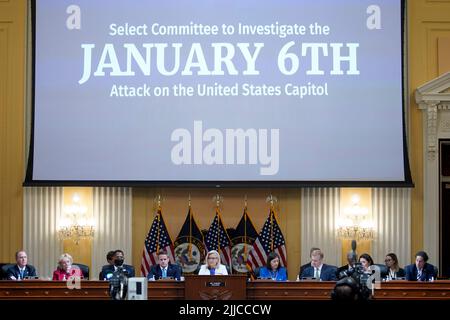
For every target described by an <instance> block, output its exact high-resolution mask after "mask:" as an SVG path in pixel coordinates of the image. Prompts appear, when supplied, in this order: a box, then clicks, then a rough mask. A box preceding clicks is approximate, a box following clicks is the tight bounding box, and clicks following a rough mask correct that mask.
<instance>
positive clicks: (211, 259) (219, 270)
mask: <svg viewBox="0 0 450 320" xmlns="http://www.w3.org/2000/svg"><path fill="white" fill-rule="evenodd" d="M198 274H199V275H203V276H205V275H208V276H209V275H228V271H227V268H226V267H225V266H224V265H223V264H221V263H220V255H219V252H217V251H216V250H211V251H209V252H208V254H207V255H206V258H205V264H204V265H202V266H201V267H200V271H199V272H198Z"/></svg>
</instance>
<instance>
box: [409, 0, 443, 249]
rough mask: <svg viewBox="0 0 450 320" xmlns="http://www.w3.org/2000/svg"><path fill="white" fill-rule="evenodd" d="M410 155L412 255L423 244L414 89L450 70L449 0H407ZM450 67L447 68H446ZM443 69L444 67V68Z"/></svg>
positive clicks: (418, 117) (419, 146)
mask: <svg viewBox="0 0 450 320" xmlns="http://www.w3.org/2000/svg"><path fill="white" fill-rule="evenodd" d="M407 7H408V17H407V21H408V85H409V86H408V88H409V110H408V112H409V154H410V158H409V159H410V164H411V171H412V172H411V173H412V177H413V181H414V184H415V188H414V189H413V190H412V195H411V198H412V203H411V256H413V255H414V254H415V253H416V252H417V251H418V250H421V249H422V247H423V221H424V218H423V194H424V179H423V172H424V171H423V170H424V169H423V168H424V166H423V165H424V164H423V150H424V148H423V145H424V143H426V141H423V134H422V130H423V122H422V121H423V120H422V111H421V110H419V109H418V107H417V104H416V103H415V98H414V94H415V90H416V88H417V87H419V86H421V85H423V84H424V83H426V82H428V81H430V80H432V79H434V78H436V77H437V76H439V75H441V74H442V73H444V72H445V71H449V70H450V68H449V67H450V63H449V62H448V61H449V57H450V46H449V45H448V43H449V40H448V39H450V0H413V1H411V0H410V1H407ZM447 68H449V69H447ZM445 69H446V70H445Z"/></svg>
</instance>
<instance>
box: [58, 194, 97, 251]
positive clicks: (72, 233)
mask: <svg viewBox="0 0 450 320" xmlns="http://www.w3.org/2000/svg"><path fill="white" fill-rule="evenodd" d="M64 212H65V218H64V219H62V220H61V221H60V223H59V227H58V235H59V238H60V239H61V240H65V239H72V240H73V241H74V242H75V244H77V245H78V244H79V242H80V240H81V239H89V238H92V237H93V236H94V219H92V218H90V219H87V217H86V212H87V208H86V207H85V206H83V205H81V204H80V196H79V195H78V194H76V193H75V194H74V195H73V198H72V204H71V205H69V206H65V207H64Z"/></svg>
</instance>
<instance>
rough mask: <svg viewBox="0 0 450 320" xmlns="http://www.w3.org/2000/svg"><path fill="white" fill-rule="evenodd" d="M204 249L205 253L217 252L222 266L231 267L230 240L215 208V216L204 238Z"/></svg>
mask: <svg viewBox="0 0 450 320" xmlns="http://www.w3.org/2000/svg"><path fill="white" fill-rule="evenodd" d="M205 247H206V250H207V251H210V250H217V251H218V252H219V253H220V260H221V262H222V264H227V265H229V266H230V265H231V240H230V237H229V236H228V233H227V230H226V229H225V227H224V226H223V222H222V219H221V218H220V212H219V209H217V208H216V216H215V217H214V220H213V222H212V223H211V226H210V227H209V230H208V233H207V234H206V236H205Z"/></svg>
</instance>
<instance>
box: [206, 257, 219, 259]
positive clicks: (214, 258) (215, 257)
mask: <svg viewBox="0 0 450 320" xmlns="http://www.w3.org/2000/svg"><path fill="white" fill-rule="evenodd" d="M208 259H218V258H217V257H208Z"/></svg>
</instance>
